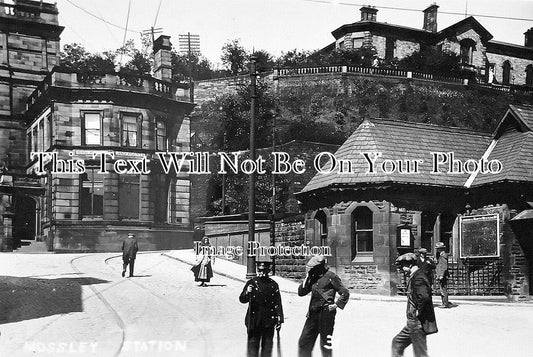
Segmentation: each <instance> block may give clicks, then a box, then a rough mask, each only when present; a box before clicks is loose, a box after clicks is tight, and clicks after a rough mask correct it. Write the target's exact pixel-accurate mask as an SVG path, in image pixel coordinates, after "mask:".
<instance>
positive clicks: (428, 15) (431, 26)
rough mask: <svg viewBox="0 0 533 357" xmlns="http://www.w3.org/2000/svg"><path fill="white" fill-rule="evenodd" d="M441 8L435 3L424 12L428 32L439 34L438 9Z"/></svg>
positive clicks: (425, 27) (425, 28)
mask: <svg viewBox="0 0 533 357" xmlns="http://www.w3.org/2000/svg"><path fill="white" fill-rule="evenodd" d="M438 8H439V6H438V5H437V4H435V3H433V4H431V5H429V7H428V8H427V9H425V10H424V27H423V29H424V30H426V31H431V32H437V9H438Z"/></svg>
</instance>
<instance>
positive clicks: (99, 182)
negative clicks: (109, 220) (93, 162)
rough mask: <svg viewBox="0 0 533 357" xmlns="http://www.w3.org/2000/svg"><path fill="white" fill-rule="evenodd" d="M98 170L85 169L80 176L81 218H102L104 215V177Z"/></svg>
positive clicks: (94, 168)
mask: <svg viewBox="0 0 533 357" xmlns="http://www.w3.org/2000/svg"><path fill="white" fill-rule="evenodd" d="M98 170H99V169H98V168H96V167H87V168H86V169H85V173H83V174H81V175H80V180H81V194H80V196H81V197H80V211H81V216H82V217H94V216H100V217H101V216H103V214H104V175H103V174H99V173H98Z"/></svg>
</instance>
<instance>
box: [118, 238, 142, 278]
mask: <svg viewBox="0 0 533 357" xmlns="http://www.w3.org/2000/svg"><path fill="white" fill-rule="evenodd" d="M138 250H139V247H138V246H137V239H135V235H134V234H133V233H128V237H127V238H126V239H124V241H123V242H122V262H123V265H122V277H124V276H125V275H126V268H127V267H128V265H129V266H130V275H129V277H130V278H131V277H132V276H133V266H134V265H135V258H136V257H137V251H138Z"/></svg>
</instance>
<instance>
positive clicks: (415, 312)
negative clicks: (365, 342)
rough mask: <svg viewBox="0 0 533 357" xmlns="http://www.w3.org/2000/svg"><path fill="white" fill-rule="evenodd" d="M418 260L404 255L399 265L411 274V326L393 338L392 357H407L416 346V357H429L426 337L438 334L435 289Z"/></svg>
mask: <svg viewBox="0 0 533 357" xmlns="http://www.w3.org/2000/svg"><path fill="white" fill-rule="evenodd" d="M416 261H417V257H416V254H414V253H406V254H403V255H400V256H399V257H398V258H397V259H396V264H397V265H398V266H400V267H401V268H402V270H403V272H404V273H405V274H409V279H408V280H407V311H406V315H407V324H406V325H405V327H404V328H403V329H402V330H401V331H400V332H399V333H398V334H397V335H396V336H395V337H394V338H393V339H392V357H400V356H403V352H404V350H405V349H406V348H407V346H409V345H410V344H412V345H413V354H414V356H415V357H426V356H427V355H428V351H427V341H426V336H427V335H429V334H432V333H435V332H437V331H438V329H437V321H436V320H435V311H434V310H433V301H432V296H431V286H430V284H429V280H428V278H427V276H426V275H425V274H424V273H423V272H422V270H421V269H420V268H418V266H417V265H416Z"/></svg>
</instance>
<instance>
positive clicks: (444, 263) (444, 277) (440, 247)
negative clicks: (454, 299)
mask: <svg viewBox="0 0 533 357" xmlns="http://www.w3.org/2000/svg"><path fill="white" fill-rule="evenodd" d="M435 249H436V250H437V253H436V254H437V268H436V269H435V273H436V274H437V283H438V284H439V288H440V296H441V298H442V307H443V308H445V309H449V308H451V307H452V306H453V305H452V304H451V303H450V302H449V301H448V275H449V273H448V253H446V251H445V249H446V246H445V245H444V243H443V242H437V244H435Z"/></svg>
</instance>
